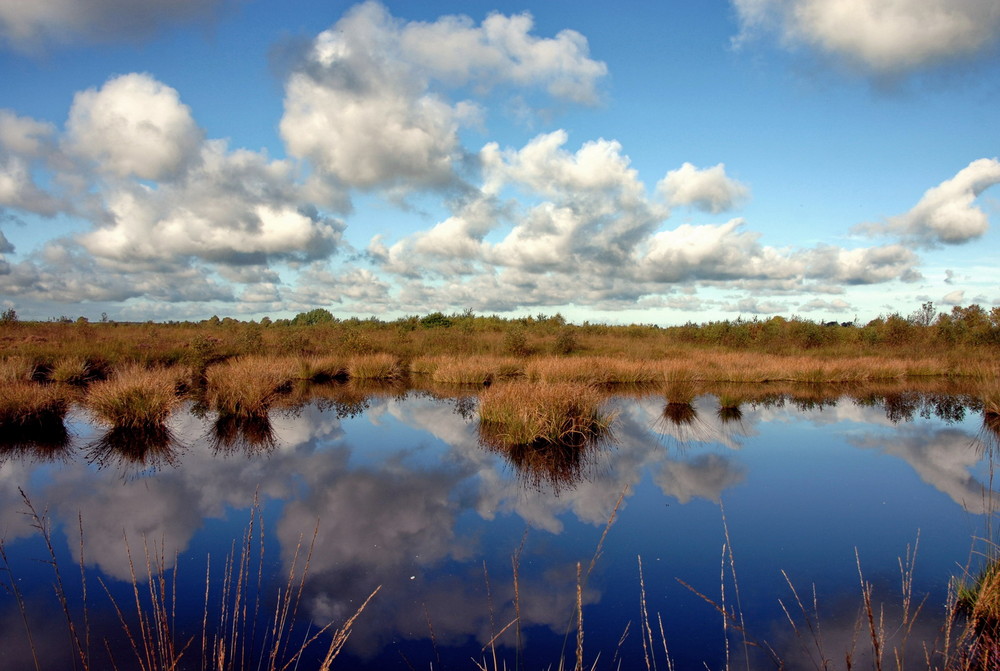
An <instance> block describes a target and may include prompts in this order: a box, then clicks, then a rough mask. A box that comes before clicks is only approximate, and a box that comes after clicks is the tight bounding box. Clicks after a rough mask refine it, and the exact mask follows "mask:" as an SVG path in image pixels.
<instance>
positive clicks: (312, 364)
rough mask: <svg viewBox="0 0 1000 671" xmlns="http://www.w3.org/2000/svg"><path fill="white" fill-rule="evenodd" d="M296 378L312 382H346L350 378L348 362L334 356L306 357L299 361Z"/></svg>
mask: <svg viewBox="0 0 1000 671" xmlns="http://www.w3.org/2000/svg"><path fill="white" fill-rule="evenodd" d="M296 378H297V379H299V380H308V381H310V382H329V381H331V380H346V379H347V378H348V367H347V361H346V360H345V359H344V358H343V357H333V356H314V357H305V358H302V359H299V361H298V374H297V375H296Z"/></svg>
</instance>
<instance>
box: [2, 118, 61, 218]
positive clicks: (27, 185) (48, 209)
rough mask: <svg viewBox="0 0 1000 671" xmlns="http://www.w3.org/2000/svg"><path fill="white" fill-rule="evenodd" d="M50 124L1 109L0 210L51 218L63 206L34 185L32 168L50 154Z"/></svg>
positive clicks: (51, 127)
mask: <svg viewBox="0 0 1000 671" xmlns="http://www.w3.org/2000/svg"><path fill="white" fill-rule="evenodd" d="M55 133H56V130H55V127H54V126H52V124H49V123H45V122H42V121H36V120H35V119H31V118H28V117H22V116H18V115H17V114H15V113H14V112H12V111H10V110H5V109H0V206H6V207H11V208H16V209H20V210H25V211H28V212H34V213H36V214H41V215H44V216H52V215H53V214H55V213H56V212H58V211H59V210H60V209H61V208H62V207H63V205H62V204H61V203H60V202H59V201H58V200H57V199H56V198H55V197H53V196H52V195H51V194H49V193H48V192H47V191H45V190H44V189H42V188H41V187H40V186H38V184H37V183H36V182H35V179H34V177H33V175H32V167H33V165H34V164H36V163H39V162H41V161H42V160H43V159H44V158H45V156H46V154H48V153H50V152H52V151H53V140H54V137H55Z"/></svg>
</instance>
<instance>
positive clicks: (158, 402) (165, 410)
mask: <svg viewBox="0 0 1000 671" xmlns="http://www.w3.org/2000/svg"><path fill="white" fill-rule="evenodd" d="M180 373H181V370H180V369H172V370H167V369H163V368H146V367H145V366H142V365H140V364H132V365H128V366H123V367H121V368H118V369H116V370H114V371H113V372H112V373H111V377H110V378H109V379H107V380H103V381H100V382H95V383H94V384H91V385H90V386H89V387H88V389H87V392H86V396H85V397H84V404H85V405H86V408H87V410H88V411H89V412H90V414H91V415H92V416H93V417H94V419H95V420H97V421H98V422H99V423H101V424H104V425H105V426H108V427H111V428H118V429H135V430H149V429H151V428H155V427H161V426H163V425H165V423H166V421H167V419H168V418H169V416H170V414H171V412H173V410H174V408H176V407H177V405H178V403H179V402H180V399H179V397H178V395H177V388H178V384H179V377H178V375H179V374H180Z"/></svg>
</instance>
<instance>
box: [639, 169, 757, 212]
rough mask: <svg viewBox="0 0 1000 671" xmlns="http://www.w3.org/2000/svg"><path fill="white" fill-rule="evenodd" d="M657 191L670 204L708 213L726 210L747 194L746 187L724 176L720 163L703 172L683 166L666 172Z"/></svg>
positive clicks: (746, 196) (743, 198)
mask: <svg viewBox="0 0 1000 671" xmlns="http://www.w3.org/2000/svg"><path fill="white" fill-rule="evenodd" d="M657 189H658V190H659V191H660V193H662V194H663V196H664V197H665V198H666V200H667V202H668V203H669V204H671V205H692V206H694V207H696V208H698V209H699V210H704V211H706V212H712V213H719V212H724V211H726V210H730V209H732V208H733V207H734V206H735V205H737V204H739V203H740V202H742V201H743V200H745V199H746V198H748V197H749V195H750V189H749V188H748V187H747V186H746V185H744V184H741V183H740V182H738V181H736V180H735V179H732V178H731V177H729V176H728V175H726V166H725V165H724V164H722V163H719V164H718V165H716V166H713V167H711V168H705V169H704V170H701V169H698V168H696V167H695V166H694V165H692V164H690V163H684V165H682V166H681V167H680V168H678V169H677V170H671V171H670V172H668V173H667V176H666V177H664V178H663V179H662V180H660V183H659V184H657Z"/></svg>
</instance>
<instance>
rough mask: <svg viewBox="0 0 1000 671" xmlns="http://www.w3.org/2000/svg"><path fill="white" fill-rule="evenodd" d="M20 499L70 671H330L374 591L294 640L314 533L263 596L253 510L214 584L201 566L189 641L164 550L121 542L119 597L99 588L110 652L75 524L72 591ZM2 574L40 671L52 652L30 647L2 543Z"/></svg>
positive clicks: (259, 530)
mask: <svg viewBox="0 0 1000 671" xmlns="http://www.w3.org/2000/svg"><path fill="white" fill-rule="evenodd" d="M21 496H22V499H23V501H24V504H25V508H26V512H25V514H26V515H27V517H28V519H29V521H30V523H31V525H32V527H33V528H34V529H35V531H36V533H37V534H38V535H39V536H40V537H41V541H42V543H43V546H44V548H45V551H46V553H47V554H48V558H47V559H46V560H45V562H44V563H45V564H47V565H48V566H49V567H50V568H51V570H52V575H53V587H54V593H55V598H56V600H57V601H58V603H59V607H60V610H61V611H62V617H63V619H64V620H65V624H66V627H67V629H68V631H69V642H70V648H71V655H72V660H71V664H72V668H79V669H82V670H83V671H92V670H94V671H96V670H97V669H104V668H110V669H119V668H138V669H142V670H143V671H167V670H170V669H182V668H185V669H187V668H190V669H195V668H200V669H212V671H242V670H244V669H259V670H261V671H279V670H280V671H284V670H286V669H295V668H299V665H300V663H301V662H302V661H304V660H305V659H307V658H308V659H309V660H310V661H311V662H312V663H311V664H310V662H306V663H307V664H309V666H308V667H307V668H313V669H318V670H319V671H328V670H329V669H330V667H331V665H332V663H333V662H334V660H335V659H336V658H337V657H338V656H339V654H340V653H341V651H342V650H343V647H344V644H345V643H346V642H347V639H348V637H349V636H350V633H351V630H352V628H353V626H354V623H355V622H356V621H357V619H358V617H359V616H360V615H361V614H362V613H363V612H364V610H365V609H366V608H367V606H368V604H369V603H370V602H371V601H372V599H373V598H374V597H375V595H376V594H378V592H379V590H380V589H381V587H380V586H379V587H376V588H375V589H374V590H373V591H372V592H371V593H370V594H369V595H368V597H367V598H366V599H364V600H363V601H362V602H361V605H360V606H359V607H358V608H357V609H356V610H355V611H354V613H353V614H351V615H350V616H349V617H347V618H346V619H345V620H344V621H343V622H342V623H340V624H339V625H338V624H337V622H336V621H333V620H331V621H328V622H326V623H323V622H320V623H311V624H310V626H309V628H308V629H306V631H305V636H304V637H302V633H303V632H302V622H301V621H300V619H299V616H300V611H301V610H303V609H304V604H303V597H304V594H305V586H306V580H307V578H308V576H309V567H310V562H311V559H312V555H313V551H314V548H315V540H316V532H315V531H314V533H313V537H312V541H311V542H310V543H308V544H304V543H303V541H302V539H301V538H300V540H299V543H298V545H297V546H296V547H295V548H293V554H292V557H291V559H290V566H289V568H288V570H287V572H286V574H285V578H284V581H283V582H282V584H281V585H279V587H278V589H277V590H276V591H275V593H274V594H273V595H271V594H267V593H265V590H264V587H263V586H264V582H265V578H266V576H265V573H266V572H267V566H268V563H267V561H265V538H264V530H263V520H262V518H261V512H260V509H259V507H258V504H257V502H256V501H255V502H254V506H253V508H252V509H251V511H250V521H249V525H248V526H247V527H246V529H245V531H244V533H243V534H242V536H241V537H240V538H237V539H234V541H233V543H232V549H231V550H230V552H229V553H228V555H227V556H226V557H225V558H224V561H223V566H222V575H221V579H219V578H216V576H215V572H216V570H217V569H218V567H216V568H215V569H213V567H212V557H209V558H208V562H207V565H208V567H207V568H206V570H205V581H204V589H203V594H204V607H203V608H204V610H203V613H204V615H203V618H202V623H201V631H200V632H195V633H194V634H192V633H191V632H187V633H183V634H182V633H181V631H182V627H181V626H179V625H178V623H177V618H178V605H179V602H180V600H181V599H187V598H190V596H191V595H190V593H188V594H183V595H182V594H181V591H182V589H183V588H182V587H180V586H179V585H178V573H179V571H180V569H179V568H177V567H176V564H177V561H178V558H177V557H176V556H175V557H173V558H172V560H173V563H174V564H175V566H174V567H173V568H171V567H169V566H168V557H167V556H165V554H164V553H163V551H162V548H163V543H162V541H160V542H159V543H158V542H157V541H156V540H155V539H148V538H146V537H145V536H143V538H142V540H141V550H139V549H136V548H134V547H133V544H132V541H130V540H129V538H128V537H127V536H125V537H123V544H124V547H123V552H124V553H125V555H126V556H127V559H128V565H129V569H130V578H129V579H128V580H126V582H125V589H124V592H123V591H122V590H120V589H119V588H118V586H115V585H114V584H111V583H110V581H106V580H105V579H104V578H98V579H97V580H98V583H99V584H100V587H101V591H103V593H104V595H105V596H106V597H107V600H108V603H109V605H110V607H111V610H112V611H113V615H112V616H111V617H110V618H107V624H108V625H110V626H114V625H117V626H118V627H119V628H120V630H121V633H122V638H123V641H124V645H118V646H112V645H110V644H109V641H108V639H107V638H106V637H98V636H97V635H96V633H97V622H98V621H99V620H104V619H105V618H95V617H94V614H93V613H91V608H92V607H93V604H94V603H95V601H94V599H93V598H91V599H88V597H87V593H88V580H87V573H86V570H85V564H86V560H85V548H86V542H85V534H84V524H83V520H82V518H81V519H80V527H79V534H80V537H79V543H80V544H79V555H80V560H79V561H80V565H79V568H78V571H74V573H78V575H79V579H80V585H72V584H71V582H70V581H69V580H68V578H67V577H66V576H69V575H71V574H69V573H67V574H66V576H64V574H63V570H62V566H61V565H60V562H59V558H58V554H57V552H56V549H55V544H54V541H53V538H52V524H51V520H49V519H48V517H47V515H46V513H45V512H44V511H42V512H39V511H38V510H37V509H36V508H35V507H34V506H33V505H32V503H31V501H30V500H29V498H28V497H27V495H26V494H24V492H23V490H22V491H21ZM0 573H4V574H6V575H7V576H8V578H9V581H10V585H9V586H8V585H7V584H6V583H0V584H2V586H3V587H5V588H9V589H10V591H11V593H12V594H13V595H14V597H15V601H16V604H17V610H18V611H19V615H20V619H21V626H22V628H23V637H24V640H26V642H27V646H28V648H29V649H30V654H31V657H32V661H33V662H34V668H35V669H40V668H42V667H43V664H44V662H45V661H46V657H45V655H46V653H51V651H48V650H43V649H39V647H38V646H37V643H36V641H37V640H40V639H39V638H38V637H37V636H36V635H35V634H34V633H33V630H32V618H30V617H29V613H28V604H29V602H28V600H27V599H26V598H25V596H24V595H23V594H22V593H21V591H20V589H19V588H18V582H19V581H18V579H17V577H16V575H15V571H14V567H12V566H11V564H10V558H9V555H8V554H7V552H6V547H5V545H4V540H3V537H2V536H0ZM77 590H80V591H82V594H83V595H84V596H83V599H82V606H81V607H80V608H77V607H75V606H74V605H72V604H71V597H70V594H71V593H72V592H74V591H77ZM196 598H197V597H195V599H196ZM192 600H194V599H192ZM116 621H117V622H116ZM293 636H294V639H293ZM98 640H100V643H98ZM123 657H125V658H127V657H131V658H132V659H131V660H127V659H123ZM129 661H131V663H129ZM68 666H69V665H68V664H67V667H66V668H68Z"/></svg>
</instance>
